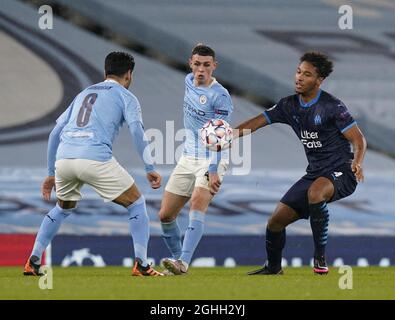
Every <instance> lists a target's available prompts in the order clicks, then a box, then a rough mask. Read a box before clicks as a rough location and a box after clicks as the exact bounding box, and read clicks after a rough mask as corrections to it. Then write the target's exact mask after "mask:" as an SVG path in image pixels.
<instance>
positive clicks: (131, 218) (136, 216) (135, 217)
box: [129, 214, 139, 220]
mask: <svg viewBox="0 0 395 320" xmlns="http://www.w3.org/2000/svg"><path fill="white" fill-rule="evenodd" d="M138 216H139V215H138V214H136V215H135V216H134V217H130V218H129V220H133V219H136V220H137V218H138Z"/></svg>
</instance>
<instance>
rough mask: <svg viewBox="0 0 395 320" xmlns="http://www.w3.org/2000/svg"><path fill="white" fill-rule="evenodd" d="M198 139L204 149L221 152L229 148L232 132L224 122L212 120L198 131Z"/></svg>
mask: <svg viewBox="0 0 395 320" xmlns="http://www.w3.org/2000/svg"><path fill="white" fill-rule="evenodd" d="M200 138H201V140H202V142H203V144H204V145H205V146H206V148H208V149H210V150H212V151H221V150H224V149H227V148H229V147H230V145H231V143H232V138H233V130H232V127H231V126H230V125H229V123H227V122H226V121H225V120H222V119H212V120H209V121H207V122H206V123H205V124H204V126H203V128H201V129H200Z"/></svg>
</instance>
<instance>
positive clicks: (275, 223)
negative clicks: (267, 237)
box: [267, 216, 286, 232]
mask: <svg viewBox="0 0 395 320" xmlns="http://www.w3.org/2000/svg"><path fill="white" fill-rule="evenodd" d="M285 227H286V225H284V224H283V223H282V222H281V221H279V220H278V219H276V217H274V216H271V217H270V219H269V221H268V222H267V228H268V229H269V230H270V231H273V232H280V231H283V229H284V228H285Z"/></svg>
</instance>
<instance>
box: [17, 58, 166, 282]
mask: <svg viewBox="0 0 395 320" xmlns="http://www.w3.org/2000/svg"><path fill="white" fill-rule="evenodd" d="M134 65H135V62H134V58H133V56H132V55H130V54H128V53H124V52H112V53H110V54H108V55H107V57H106V59H105V67H104V68H105V81H103V82H100V83H97V84H94V85H92V86H89V87H87V88H86V89H85V90H83V91H82V92H80V93H79V94H78V95H77V96H76V97H75V99H74V100H73V102H72V103H71V104H70V106H69V107H68V108H67V109H66V110H65V111H64V113H63V114H62V115H61V116H60V117H59V118H58V119H57V121H56V126H55V127H54V129H53V130H52V132H51V134H50V136H49V140H48V177H47V178H46V179H45V180H44V182H43V185H42V195H43V197H44V199H45V200H49V199H50V196H51V191H52V189H53V188H54V187H55V185H56V196H57V199H58V201H57V204H56V206H55V207H54V208H53V209H52V210H51V211H50V212H49V213H48V214H47V215H46V216H45V217H44V220H43V222H42V224H41V226H40V229H39V231H38V234H37V236H36V240H35V243H34V247H33V250H32V253H31V255H30V257H29V259H28V261H27V263H26V265H25V269H24V274H25V275H41V273H40V265H41V257H42V254H43V252H44V250H45V248H46V247H47V246H48V245H49V243H50V242H51V240H52V239H53V237H54V236H55V234H56V232H57V231H58V230H59V228H60V226H61V224H62V222H63V221H64V220H65V219H66V218H67V217H68V216H69V215H70V214H71V213H72V212H73V210H74V208H75V206H76V203H77V201H79V200H81V198H82V195H81V193H80V189H81V187H82V186H83V185H84V184H88V185H90V186H91V187H92V188H93V189H94V190H95V191H96V192H97V193H98V194H99V195H100V196H101V197H102V198H103V199H104V201H105V202H109V201H113V202H115V203H117V204H119V205H121V206H123V207H125V208H126V209H127V210H128V212H129V225H130V232H131V234H132V238H133V246H134V255H135V264H134V267H133V269H132V275H133V276H162V275H163V274H162V273H160V272H158V271H156V270H154V269H153V268H151V266H150V265H149V264H148V263H147V245H148V239H149V217H148V215H147V209H146V204H145V198H144V196H143V195H142V194H140V192H139V190H138V188H137V186H136V184H135V182H134V180H133V178H132V177H131V176H130V175H129V173H128V172H127V171H126V170H125V169H124V168H122V167H121V165H120V164H119V163H118V162H117V161H116V159H115V158H114V157H113V156H112V144H113V141H114V139H115V137H116V136H117V135H118V132H119V129H120V128H121V127H122V125H123V123H124V122H126V123H127V124H128V126H129V130H130V133H131V135H132V138H133V142H134V145H135V147H136V148H137V150H138V153H139V155H140V157H141V159H142V160H143V162H144V165H145V171H146V174H147V179H148V181H149V183H150V185H151V187H152V188H153V189H157V188H159V187H160V185H161V176H160V175H159V174H158V173H157V172H155V170H154V166H153V160H152V158H151V157H150V152H147V151H149V149H147V150H146V151H145V149H146V148H147V146H148V142H147V139H146V138H145V134H144V127H143V120H142V116H141V107H140V104H139V101H138V99H137V98H136V97H135V96H134V95H133V94H132V93H131V92H130V91H129V90H128V88H129V86H130V84H131V82H132V72H133V69H134ZM144 151H145V152H144Z"/></svg>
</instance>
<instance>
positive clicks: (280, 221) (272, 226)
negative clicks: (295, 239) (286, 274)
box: [248, 202, 300, 275]
mask: <svg viewBox="0 0 395 320" xmlns="http://www.w3.org/2000/svg"><path fill="white" fill-rule="evenodd" d="M299 218H300V217H299V215H298V214H297V213H296V212H295V210H294V209H292V208H291V207H289V206H288V205H286V204H284V203H282V202H279V203H278V205H277V207H276V209H275V211H274V213H273V215H272V216H271V217H270V219H269V221H268V223H267V226H266V253H267V263H266V264H265V265H264V266H263V268H261V269H258V270H254V271H251V272H249V273H248V275H269V274H282V273H283V272H282V269H281V259H282V250H283V248H284V246H285V228H286V227H287V226H288V225H289V224H291V223H293V222H295V221H296V220H298V219H299Z"/></svg>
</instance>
